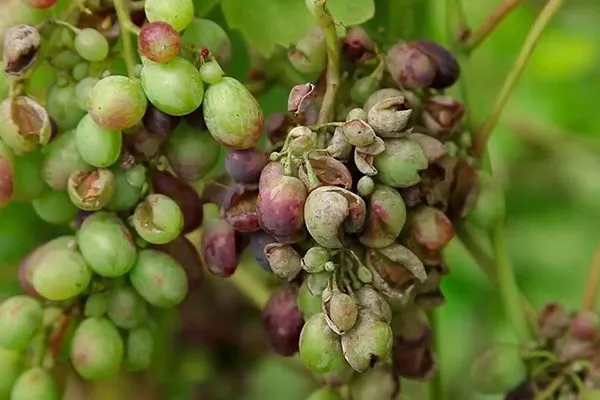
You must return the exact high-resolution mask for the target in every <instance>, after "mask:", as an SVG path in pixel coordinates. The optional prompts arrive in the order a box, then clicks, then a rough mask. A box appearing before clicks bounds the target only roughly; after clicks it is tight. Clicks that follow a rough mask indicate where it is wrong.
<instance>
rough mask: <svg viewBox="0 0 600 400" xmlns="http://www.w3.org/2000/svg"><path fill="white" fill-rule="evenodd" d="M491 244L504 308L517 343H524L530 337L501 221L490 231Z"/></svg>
mask: <svg viewBox="0 0 600 400" xmlns="http://www.w3.org/2000/svg"><path fill="white" fill-rule="evenodd" d="M492 246H493V248H494V256H495V257H496V274H497V277H498V286H500V293H501V295H502V300H503V302H504V308H505V311H506V314H507V316H508V318H509V319H510V321H511V323H512V325H513V328H514V330H515V334H516V335H517V339H518V340H519V343H520V344H521V345H525V344H527V343H528V342H529V341H530V340H531V339H532V337H531V334H530V332H529V329H528V328H527V318H526V317H525V312H524V310H523V307H521V296H520V294H519V288H518V287H517V282H516V279H515V276H514V274H513V271H512V268H511V265H510V260H509V258H508V251H507V247H506V237H505V234H504V226H503V222H498V223H497V224H496V227H495V228H494V231H493V232H492Z"/></svg>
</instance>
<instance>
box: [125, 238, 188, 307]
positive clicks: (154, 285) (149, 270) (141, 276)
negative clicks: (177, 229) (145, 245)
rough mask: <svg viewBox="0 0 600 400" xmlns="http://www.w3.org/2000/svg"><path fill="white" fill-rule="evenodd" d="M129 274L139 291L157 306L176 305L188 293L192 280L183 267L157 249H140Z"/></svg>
mask: <svg viewBox="0 0 600 400" xmlns="http://www.w3.org/2000/svg"><path fill="white" fill-rule="evenodd" d="M129 277H130V280H131V284H132V285H133V287H134V288H135V290H136V291H137V292H138V293H139V294H140V295H141V296H142V297H143V298H144V299H145V300H146V301H147V302H148V303H150V304H152V305H154V306H156V307H161V308H173V307H175V306H177V305H178V304H179V303H181V302H182V301H183V299H184V298H185V296H186V294H187V290H188V281H187V275H186V273H185V270H184V269H183V267H182V266H181V265H179V264H178V263H177V262H176V261H175V259H173V258H172V257H171V256H169V255H167V254H165V253H163V252H160V251H157V250H151V249H146V250H142V251H140V252H139V255H138V258H137V261H136V263H135V266H134V267H133V269H132V270H131V272H130V273H129Z"/></svg>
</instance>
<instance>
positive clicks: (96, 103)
mask: <svg viewBox="0 0 600 400" xmlns="http://www.w3.org/2000/svg"><path fill="white" fill-rule="evenodd" d="M164 83H165V82H163V84H164ZM87 105H88V112H89V113H90V115H91V117H92V119H93V120H94V122H95V123H96V124H98V125H99V126H101V127H103V128H106V129H113V130H117V131H121V130H124V129H127V128H131V127H133V126H134V125H135V124H137V123H138V122H140V121H141V120H142V117H143V116H144V113H145V112H146V106H147V105H148V100H146V96H145V95H144V91H143V90H142V86H141V85H140V83H139V82H138V81H137V80H133V79H131V78H128V77H126V76H120V75H112V76H107V77H106V78H102V79H100V80H99V81H98V82H97V83H96V84H95V85H94V86H93V87H92V89H91V90H90V94H89V98H88V104H87Z"/></svg>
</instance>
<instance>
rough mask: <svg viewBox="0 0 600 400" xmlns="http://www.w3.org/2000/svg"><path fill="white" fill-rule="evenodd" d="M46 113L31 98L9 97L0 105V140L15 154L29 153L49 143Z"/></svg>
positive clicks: (48, 120) (48, 124) (48, 121)
mask: <svg viewBox="0 0 600 400" xmlns="http://www.w3.org/2000/svg"><path fill="white" fill-rule="evenodd" d="M50 137H51V124H50V117H49V115H48V112H47V111H46V109H45V108H44V107H42V105H41V104H40V103H38V102H37V101H36V100H34V99H33V98H31V97H27V96H17V97H14V98H13V97H9V98H7V99H5V100H4V101H2V103H0V139H1V140H3V141H4V143H5V144H6V145H8V147H10V148H11V149H12V150H13V151H14V152H15V154H17V155H19V154H23V153H29V152H31V151H33V150H35V149H36V148H37V147H38V146H39V145H45V144H47V143H48V142H49V141H50Z"/></svg>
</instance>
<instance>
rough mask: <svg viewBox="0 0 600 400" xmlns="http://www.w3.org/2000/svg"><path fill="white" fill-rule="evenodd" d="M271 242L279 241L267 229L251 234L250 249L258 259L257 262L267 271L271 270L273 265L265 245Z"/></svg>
mask: <svg viewBox="0 0 600 400" xmlns="http://www.w3.org/2000/svg"><path fill="white" fill-rule="evenodd" d="M270 243H277V240H276V239H275V238H274V237H273V236H271V235H269V234H268V233H266V232H265V231H259V232H253V233H251V234H250V251H251V252H252V255H253V256H254V258H255V259H256V262H257V263H258V264H259V265H260V266H261V267H263V268H264V269H265V270H267V271H271V266H270V265H269V260H268V259H267V256H266V255H265V246H267V245H268V244H270Z"/></svg>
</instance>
